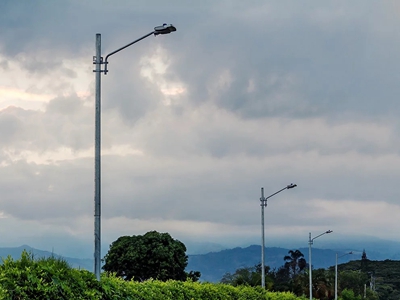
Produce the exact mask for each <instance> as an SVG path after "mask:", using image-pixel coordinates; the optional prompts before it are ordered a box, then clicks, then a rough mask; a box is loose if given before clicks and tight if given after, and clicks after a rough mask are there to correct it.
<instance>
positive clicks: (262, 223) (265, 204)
mask: <svg viewBox="0 0 400 300" xmlns="http://www.w3.org/2000/svg"><path fill="white" fill-rule="evenodd" d="M296 186H297V185H296V184H294V183H291V184H289V185H287V186H286V187H284V188H283V189H281V190H279V191H277V192H276V193H273V194H272V195H269V196H268V197H267V198H265V197H264V188H261V198H260V201H261V287H262V288H265V253H264V251H265V239H264V207H266V206H267V200H268V199H269V198H271V197H272V196H275V195H276V194H278V193H280V192H282V191H284V190H288V189H292V188H295V187H296Z"/></svg>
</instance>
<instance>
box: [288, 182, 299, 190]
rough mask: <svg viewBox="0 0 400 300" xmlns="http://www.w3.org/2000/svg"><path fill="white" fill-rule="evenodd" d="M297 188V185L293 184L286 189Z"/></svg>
mask: <svg viewBox="0 0 400 300" xmlns="http://www.w3.org/2000/svg"><path fill="white" fill-rule="evenodd" d="M296 186H297V184H294V183H291V184H289V185H288V186H287V187H286V188H287V189H292V188H295V187H296Z"/></svg>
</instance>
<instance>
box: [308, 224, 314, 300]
mask: <svg viewBox="0 0 400 300" xmlns="http://www.w3.org/2000/svg"><path fill="white" fill-rule="evenodd" d="M312 243H313V240H312V239H311V232H310V233H309V235H308V269H309V271H308V273H309V276H310V278H309V283H308V284H309V285H310V300H312V274H311V272H312V263H311V245H312Z"/></svg>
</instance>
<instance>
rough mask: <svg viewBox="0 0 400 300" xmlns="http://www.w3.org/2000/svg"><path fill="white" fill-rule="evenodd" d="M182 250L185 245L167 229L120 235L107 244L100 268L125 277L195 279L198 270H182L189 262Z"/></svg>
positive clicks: (127, 278)
mask: <svg viewBox="0 0 400 300" xmlns="http://www.w3.org/2000/svg"><path fill="white" fill-rule="evenodd" d="M185 252H186V247H185V245H184V244H183V243H182V242H180V241H178V240H175V239H173V238H172V237H171V236H170V235H169V234H168V233H159V232H157V231H150V232H147V233H146V234H144V235H136V236H135V235H133V236H122V237H120V238H118V239H117V240H116V241H114V242H113V243H112V244H111V245H110V250H109V251H108V253H107V254H106V256H105V257H104V262H105V264H104V266H103V269H104V271H106V272H114V273H116V275H117V276H120V277H122V278H124V279H126V280H131V279H134V280H136V281H144V280H147V279H150V278H153V279H158V280H162V281H166V280H168V279H174V280H186V279H187V278H188V277H190V278H192V279H194V280H196V279H198V277H200V273H199V272H191V273H189V274H187V273H186V272H185V268H186V266H187V263H188V256H187V255H186V254H185Z"/></svg>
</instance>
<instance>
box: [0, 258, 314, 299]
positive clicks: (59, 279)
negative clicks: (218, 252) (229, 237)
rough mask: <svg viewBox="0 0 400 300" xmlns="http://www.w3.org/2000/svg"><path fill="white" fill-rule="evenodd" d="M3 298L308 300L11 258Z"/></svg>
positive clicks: (1, 277)
mask: <svg viewBox="0 0 400 300" xmlns="http://www.w3.org/2000/svg"><path fill="white" fill-rule="evenodd" d="M0 299H7V300H14V299H30V300H35V299H40V300H58V299H84V300H86V299H88V300H89V299H90V300H118V299H123V300H203V299H207V300H208V299H212V300H262V299H265V300H305V299H306V298H304V297H300V298H299V297H296V296H295V295H293V294H291V293H273V292H268V291H266V290H264V289H262V288H261V287H250V286H237V287H234V286H231V285H227V284H222V283H218V284H213V283H199V282H193V281H175V280H168V281H165V282H164V281H159V280H147V281H144V282H137V281H126V280H124V279H122V278H121V277H117V276H116V275H115V274H106V273H104V274H102V276H101V280H100V282H98V281H97V280H96V278H95V276H94V275H93V274H92V273H91V272H89V271H86V270H78V269H73V268H71V267H70V266H69V265H68V264H67V263H66V262H65V261H64V260H62V259H58V258H54V257H50V258H40V259H34V257H33V255H32V254H29V253H27V252H25V251H24V252H23V253H22V255H21V258H20V259H18V260H13V259H12V258H11V257H8V258H6V259H4V260H3V264H2V265H0Z"/></svg>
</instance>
